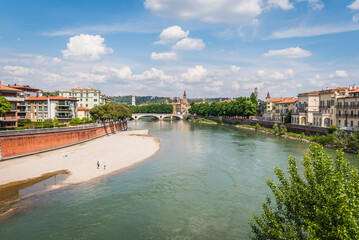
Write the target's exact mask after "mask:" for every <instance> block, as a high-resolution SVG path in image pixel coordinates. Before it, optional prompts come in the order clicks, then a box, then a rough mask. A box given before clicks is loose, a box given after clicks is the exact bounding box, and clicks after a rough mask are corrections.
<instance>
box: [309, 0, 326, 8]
mask: <svg viewBox="0 0 359 240" xmlns="http://www.w3.org/2000/svg"><path fill="white" fill-rule="evenodd" d="M308 3H309V6H310V7H311V8H312V9H313V10H321V9H322V8H323V7H324V3H323V2H322V1H321V0H309V1H308Z"/></svg>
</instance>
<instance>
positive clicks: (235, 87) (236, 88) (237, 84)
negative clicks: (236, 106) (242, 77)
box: [232, 81, 240, 90]
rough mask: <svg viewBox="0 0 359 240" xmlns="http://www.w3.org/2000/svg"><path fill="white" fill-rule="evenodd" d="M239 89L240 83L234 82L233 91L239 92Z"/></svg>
mask: <svg viewBox="0 0 359 240" xmlns="http://www.w3.org/2000/svg"><path fill="white" fill-rule="evenodd" d="M239 88H240V85H239V83H238V82H236V81H233V82H232V89H234V90H238V89H239Z"/></svg>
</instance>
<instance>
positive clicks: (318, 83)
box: [309, 74, 325, 87]
mask: <svg viewBox="0 0 359 240" xmlns="http://www.w3.org/2000/svg"><path fill="white" fill-rule="evenodd" d="M324 83H325V81H323V80H320V75H319V74H317V75H315V77H314V78H310V79H309V85H311V86H315V87H323V86H324Z"/></svg>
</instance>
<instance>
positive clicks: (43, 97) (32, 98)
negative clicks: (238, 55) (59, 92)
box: [26, 96, 78, 101]
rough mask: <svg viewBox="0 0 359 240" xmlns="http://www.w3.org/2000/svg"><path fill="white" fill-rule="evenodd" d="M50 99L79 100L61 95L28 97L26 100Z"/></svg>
mask: <svg viewBox="0 0 359 240" xmlns="http://www.w3.org/2000/svg"><path fill="white" fill-rule="evenodd" d="M48 99H50V101H51V100H53V101H78V100H77V99H74V98H67V97H59V96H50V97H45V96H41V97H28V98H26V101H47V100H48Z"/></svg>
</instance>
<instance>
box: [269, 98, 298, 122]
mask: <svg viewBox="0 0 359 240" xmlns="http://www.w3.org/2000/svg"><path fill="white" fill-rule="evenodd" d="M297 101H298V98H294V97H288V98H282V99H281V101H279V102H275V103H274V104H275V115H274V121H276V122H279V123H284V122H285V117H286V116H287V114H288V113H289V112H290V111H292V112H293V111H294V110H295V107H296V102H297Z"/></svg>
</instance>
